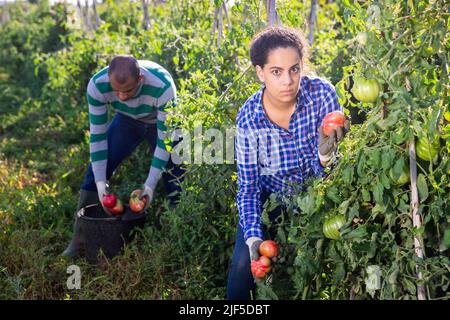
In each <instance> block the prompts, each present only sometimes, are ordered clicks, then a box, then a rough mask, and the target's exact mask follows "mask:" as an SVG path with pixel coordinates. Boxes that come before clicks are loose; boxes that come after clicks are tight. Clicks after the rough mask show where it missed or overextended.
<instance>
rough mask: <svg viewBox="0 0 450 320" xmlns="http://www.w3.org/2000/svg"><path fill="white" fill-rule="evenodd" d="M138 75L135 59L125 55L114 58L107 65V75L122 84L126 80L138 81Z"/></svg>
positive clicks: (137, 65)
mask: <svg viewBox="0 0 450 320" xmlns="http://www.w3.org/2000/svg"><path fill="white" fill-rule="evenodd" d="M139 74H140V70H139V64H138V61H137V60H136V58H134V57H133V56H127V55H118V56H115V57H114V58H113V59H112V60H111V63H110V64H109V70H108V75H109V77H110V78H111V77H114V80H116V81H117V82H119V83H120V84H123V83H125V82H126V81H127V79H128V78H130V77H131V78H132V79H136V80H137V79H138V77H139Z"/></svg>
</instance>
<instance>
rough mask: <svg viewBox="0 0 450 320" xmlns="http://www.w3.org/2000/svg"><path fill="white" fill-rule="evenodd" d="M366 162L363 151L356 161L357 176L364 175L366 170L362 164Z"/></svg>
mask: <svg viewBox="0 0 450 320" xmlns="http://www.w3.org/2000/svg"><path fill="white" fill-rule="evenodd" d="M365 164H366V156H365V154H364V153H361V155H360V157H359V161H358V166H357V168H356V172H357V173H358V176H360V177H363V176H365V175H366V172H365V170H364V166H365Z"/></svg>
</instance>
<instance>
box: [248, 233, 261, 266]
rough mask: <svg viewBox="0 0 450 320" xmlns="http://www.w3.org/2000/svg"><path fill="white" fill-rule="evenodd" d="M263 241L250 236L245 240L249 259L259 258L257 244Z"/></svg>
mask: <svg viewBox="0 0 450 320" xmlns="http://www.w3.org/2000/svg"><path fill="white" fill-rule="evenodd" d="M262 242H263V240H262V239H261V238H259V237H250V238H248V239H247V241H245V244H246V245H247V247H248V252H249V254H250V261H251V260H258V259H259V245H260V244H261V243H262Z"/></svg>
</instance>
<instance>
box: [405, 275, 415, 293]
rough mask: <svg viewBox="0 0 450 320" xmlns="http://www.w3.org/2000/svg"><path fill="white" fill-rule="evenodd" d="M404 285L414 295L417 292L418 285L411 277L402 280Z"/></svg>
mask: <svg viewBox="0 0 450 320" xmlns="http://www.w3.org/2000/svg"><path fill="white" fill-rule="evenodd" d="M402 283H403V286H404V287H405V289H406V290H407V291H408V292H409V293H410V294H412V295H415V294H416V285H415V284H414V282H412V281H411V280H409V279H406V278H405V279H403V281H402Z"/></svg>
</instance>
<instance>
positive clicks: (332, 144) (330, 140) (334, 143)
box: [319, 120, 350, 162]
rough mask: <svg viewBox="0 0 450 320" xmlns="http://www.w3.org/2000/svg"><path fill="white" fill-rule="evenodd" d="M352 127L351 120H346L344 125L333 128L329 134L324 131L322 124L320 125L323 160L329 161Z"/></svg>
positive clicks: (320, 150)
mask: <svg viewBox="0 0 450 320" xmlns="http://www.w3.org/2000/svg"><path fill="white" fill-rule="evenodd" d="M349 129H350V122H349V121H348V120H345V122H344V126H343V127H337V128H336V129H335V130H332V131H331V133H330V135H329V136H326V135H325V134H324V133H323V128H322V126H320V127H319V159H320V161H322V162H328V161H330V160H331V158H332V157H333V154H334V153H335V152H336V150H337V147H338V143H339V142H340V141H341V140H342V139H343V138H344V136H345V134H346V133H347V132H348V130H349Z"/></svg>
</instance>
